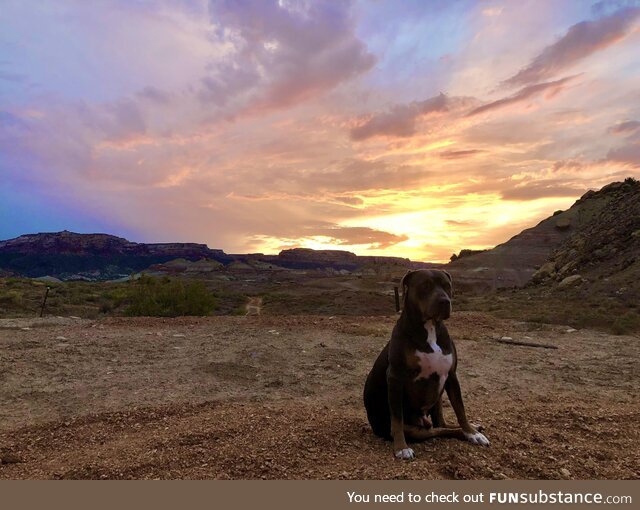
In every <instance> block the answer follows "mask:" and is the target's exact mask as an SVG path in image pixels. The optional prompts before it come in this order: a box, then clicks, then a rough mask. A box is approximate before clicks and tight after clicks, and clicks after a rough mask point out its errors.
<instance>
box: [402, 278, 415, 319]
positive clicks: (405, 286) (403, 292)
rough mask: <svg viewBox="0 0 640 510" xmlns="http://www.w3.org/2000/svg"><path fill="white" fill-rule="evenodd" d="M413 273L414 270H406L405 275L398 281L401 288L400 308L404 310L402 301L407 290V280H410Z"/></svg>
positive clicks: (405, 297) (405, 296)
mask: <svg viewBox="0 0 640 510" xmlns="http://www.w3.org/2000/svg"><path fill="white" fill-rule="evenodd" d="M413 273H415V271H407V272H406V273H405V275H404V276H403V277H402V280H401V281H400V287H401V288H402V309H403V310H404V302H405V299H407V290H409V281H410V280H411V275H412V274H413Z"/></svg>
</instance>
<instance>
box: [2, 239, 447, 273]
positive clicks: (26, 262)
mask: <svg viewBox="0 0 640 510" xmlns="http://www.w3.org/2000/svg"><path fill="white" fill-rule="evenodd" d="M175 259H182V260H184V261H185V262H188V261H191V262H196V261H200V260H203V259H205V260H210V261H215V262H217V263H219V264H222V265H224V266H226V265H230V264H232V263H235V264H236V265H237V264H251V265H250V266H248V267H249V268H252V267H260V264H265V265H267V266H268V265H276V266H278V267H280V268H286V269H333V270H336V271H341V270H342V271H354V270H357V269H360V268H362V267H364V266H367V265H372V264H374V265H376V264H377V265H393V266H402V267H406V268H418V267H430V266H433V265H434V264H424V263H421V262H412V261H411V260H409V259H404V258H399V257H372V256H358V255H356V254H354V253H351V252H348V251H343V250H310V249H306V248H295V249H290V250H283V251H282V252H281V253H280V254H278V255H263V254H259V253H258V254H227V253H225V252H224V251H223V250H220V249H211V248H209V247H208V246H207V245H206V244H198V243H135V242H131V241H128V240H127V239H124V238H122V237H117V236H113V235H109V234H78V233H75V232H69V231H67V230H65V231H62V232H48V233H39V234H25V235H22V236H19V237H16V238H15V239H8V240H5V241H0V274H2V273H4V274H6V275H9V274H15V275H20V276H26V277H29V278H38V277H43V276H52V277H55V278H60V279H62V280H89V281H100V280H115V279H120V278H124V277H127V276H129V275H131V274H132V273H136V272H140V271H142V270H145V269H147V268H149V267H150V266H152V267H153V270H154V271H163V270H164V268H163V264H166V263H168V262H170V261H173V260H175ZM178 266H179V264H178ZM178 266H176V265H175V264H174V265H173V267H167V272H169V273H171V272H175V269H176V267H178ZM197 267H204V266H196V268H197ZM207 267H208V269H209V270H210V268H211V265H209V266H207ZM191 269H193V268H191Z"/></svg>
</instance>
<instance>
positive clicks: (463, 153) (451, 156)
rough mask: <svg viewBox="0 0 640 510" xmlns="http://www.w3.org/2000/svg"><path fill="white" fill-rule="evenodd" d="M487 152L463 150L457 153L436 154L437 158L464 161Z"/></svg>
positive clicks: (444, 152)
mask: <svg viewBox="0 0 640 510" xmlns="http://www.w3.org/2000/svg"><path fill="white" fill-rule="evenodd" d="M485 152H487V151H486V150H483V149H465V150H458V151H443V152H439V153H438V157H439V158H442V159H464V158H470V157H473V156H476V155H478V154H483V153H485Z"/></svg>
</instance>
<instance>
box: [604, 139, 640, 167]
mask: <svg viewBox="0 0 640 510" xmlns="http://www.w3.org/2000/svg"><path fill="white" fill-rule="evenodd" d="M606 159H607V160H609V161H616V162H618V163H625V164H628V165H631V166H634V167H640V143H630V144H627V145H623V146H622V147H618V148H617V149H611V150H610V151H609V152H608V153H607V157H606Z"/></svg>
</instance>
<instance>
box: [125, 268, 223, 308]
mask: <svg viewBox="0 0 640 510" xmlns="http://www.w3.org/2000/svg"><path fill="white" fill-rule="evenodd" d="M127 301H128V303H129V306H128V307H127V308H126V310H125V314H126V315H129V316H150V317H178V316H182V315H209V314H210V313H211V312H212V311H213V310H214V309H215V308H216V306H217V300H216V298H215V296H213V295H212V294H211V293H210V292H209V291H208V290H207V288H206V287H205V286H204V284H203V283H202V282H198V281H196V282H189V283H184V282H182V281H179V280H171V279H169V278H162V279H158V278H153V277H150V276H144V275H143V276H142V277H141V278H140V279H138V280H137V281H135V282H131V289H130V293H129V296H128V299H127Z"/></svg>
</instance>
